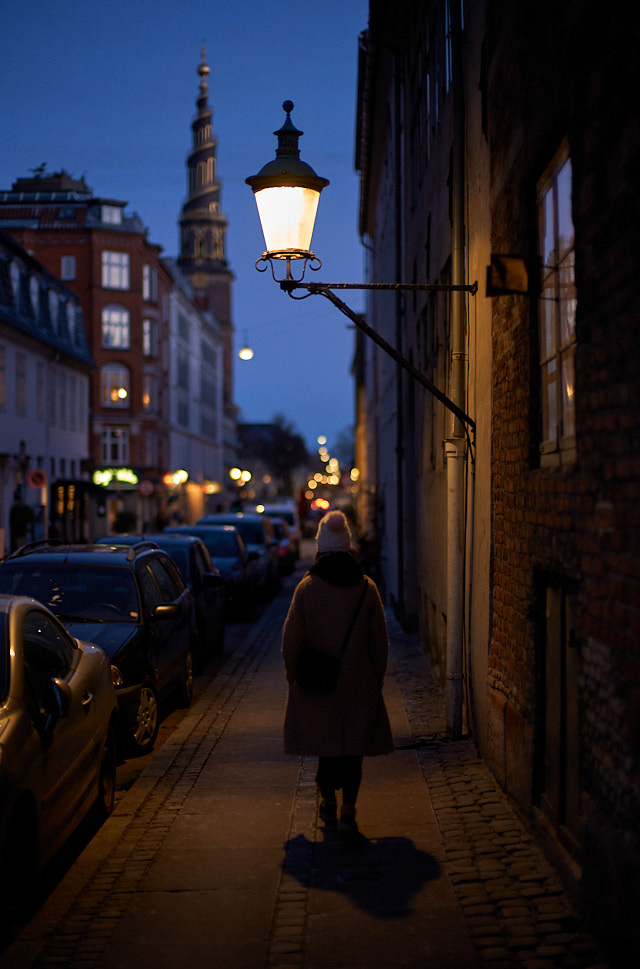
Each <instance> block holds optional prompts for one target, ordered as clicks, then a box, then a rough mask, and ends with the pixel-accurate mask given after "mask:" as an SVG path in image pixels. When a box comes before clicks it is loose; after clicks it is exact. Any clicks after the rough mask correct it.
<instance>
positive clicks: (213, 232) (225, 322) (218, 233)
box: [178, 45, 235, 420]
mask: <svg viewBox="0 0 640 969" xmlns="http://www.w3.org/2000/svg"><path fill="white" fill-rule="evenodd" d="M196 73H197V74H198V76H199V78H200V83H199V85H198V95H197V98H196V109H197V110H196V114H195V116H194V118H193V120H192V122H191V134H192V143H191V150H190V152H189V155H188V156H187V197H186V199H185V202H184V204H183V206H182V212H181V213H180V255H179V256H178V266H179V267H180V269H181V270H182V272H183V273H184V275H185V276H186V277H187V279H188V280H189V281H190V283H191V284H192V286H193V288H194V298H195V303H196V305H197V307H198V309H200V310H205V311H209V312H211V313H212V314H213V315H214V316H215V318H216V320H217V321H218V323H219V325H220V336H221V339H222V343H223V347H224V374H223V376H224V383H223V404H224V410H225V415H226V416H227V417H228V418H229V419H230V420H232V419H234V418H233V415H234V413H235V409H234V404H233V321H232V312H231V288H232V283H233V273H232V272H231V270H230V268H229V265H228V263H227V257H226V251H225V250H226V237H227V220H226V218H225V216H224V215H223V213H222V208H221V191H220V181H219V180H218V171H217V158H216V149H217V141H216V139H215V138H214V135H213V110H212V108H211V105H210V104H209V83H208V78H209V75H210V73H211V71H210V69H209V65H208V64H207V59H206V52H205V48H204V45H203V47H202V50H201V53H200V63H199V64H198V67H197V68H196Z"/></svg>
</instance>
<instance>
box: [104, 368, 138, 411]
mask: <svg viewBox="0 0 640 969" xmlns="http://www.w3.org/2000/svg"><path fill="white" fill-rule="evenodd" d="M121 391H123V392H125V396H122V395H121V393H120V392H121ZM130 396H131V374H130V372H129V368H128V367H125V366H124V364H122V363H106V364H105V365H104V366H103V367H101V369H100V403H101V405H102V407H109V408H112V407H114V408H120V409H122V408H127V407H129V398H130Z"/></svg>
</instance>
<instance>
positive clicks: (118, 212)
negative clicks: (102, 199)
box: [100, 205, 122, 225]
mask: <svg viewBox="0 0 640 969" xmlns="http://www.w3.org/2000/svg"><path fill="white" fill-rule="evenodd" d="M100 218H101V220H102V222H106V223H107V224H108V225H122V209H121V208H120V207H119V206H118V205H103V206H101V209H100Z"/></svg>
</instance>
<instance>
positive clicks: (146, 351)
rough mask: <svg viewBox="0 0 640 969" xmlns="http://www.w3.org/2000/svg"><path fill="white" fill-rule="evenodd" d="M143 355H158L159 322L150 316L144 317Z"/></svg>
mask: <svg viewBox="0 0 640 969" xmlns="http://www.w3.org/2000/svg"><path fill="white" fill-rule="evenodd" d="M142 355H143V356H144V357H157V356H158V323H157V321H156V320H152V319H150V318H149V317H144V318H143V320H142Z"/></svg>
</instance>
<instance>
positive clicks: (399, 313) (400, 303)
mask: <svg viewBox="0 0 640 969" xmlns="http://www.w3.org/2000/svg"><path fill="white" fill-rule="evenodd" d="M393 57H394V61H395V70H394V78H395V106H394V113H395V139H394V140H395V146H394V154H395V169H396V173H395V175H396V177H395V257H396V258H395V262H396V264H395V273H396V280H397V282H400V281H401V280H402V279H403V269H402V250H403V246H402V159H401V151H402V135H401V128H402V124H401V119H400V112H401V110H402V97H401V93H402V92H401V77H402V73H401V62H400V55H399V53H398V51H397V50H396V49H395V48H394V53H393ZM395 317H396V325H395V344H396V348H397V349H398V352H399V353H403V352H404V351H403V326H402V324H403V317H404V299H403V293H401V292H400V290H398V291H397V293H396V298H395ZM404 454H405V441H404V374H403V371H402V367H400V366H398V367H397V369H396V499H397V500H396V542H397V544H396V555H397V557H398V565H397V568H398V586H397V593H398V601H397V605H396V609H397V618H398V619H399V620H400V622H401V623H402V624H403V625H404V621H405V612H406V610H405V582H404V571H405V567H404Z"/></svg>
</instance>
